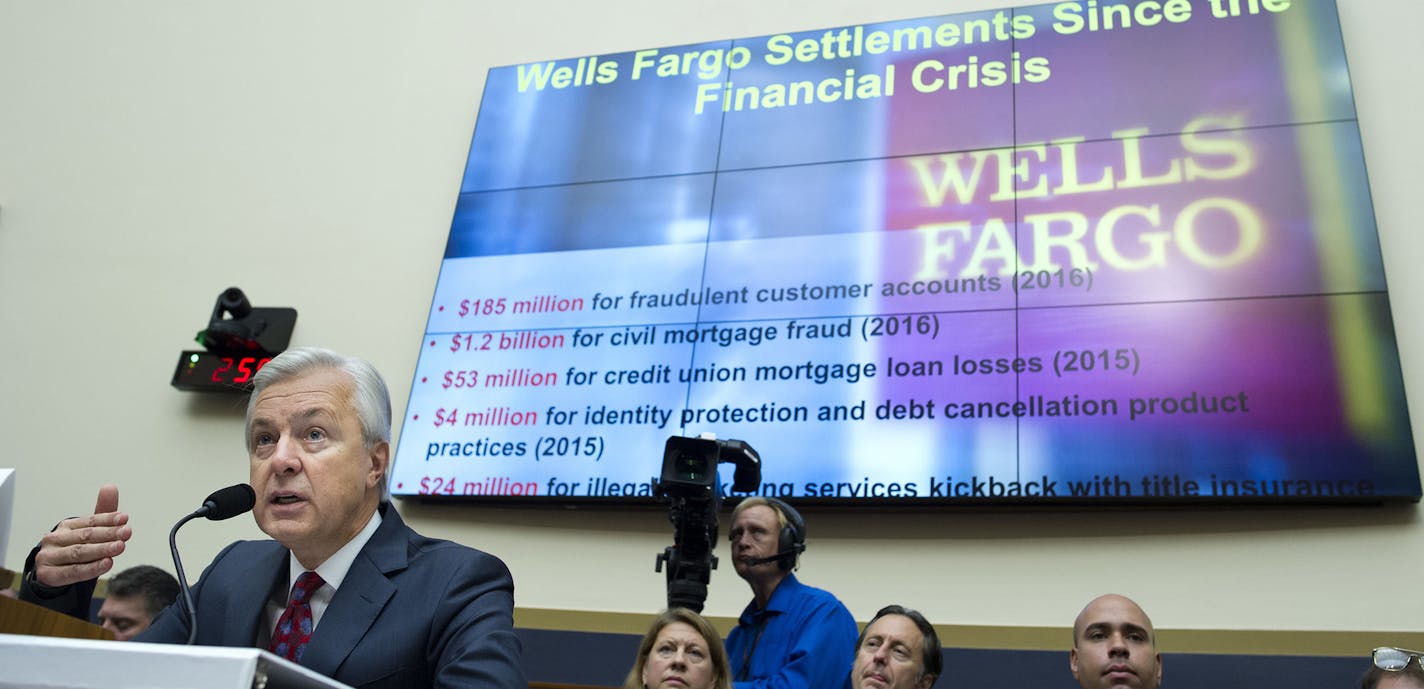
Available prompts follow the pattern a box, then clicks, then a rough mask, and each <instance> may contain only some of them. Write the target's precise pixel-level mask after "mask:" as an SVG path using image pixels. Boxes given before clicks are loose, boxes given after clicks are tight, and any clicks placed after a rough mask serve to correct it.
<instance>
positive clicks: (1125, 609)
mask: <svg viewBox="0 0 1424 689" xmlns="http://www.w3.org/2000/svg"><path fill="white" fill-rule="evenodd" d="M1068 666H1069V668H1071V669H1072V670H1073V677H1074V678H1075V679H1077V680H1078V685H1079V686H1081V687H1083V689H1157V685H1158V684H1160V683H1161V682H1162V655H1161V654H1160V653H1158V652H1157V635H1156V633H1155V632H1153V631H1152V620H1150V619H1148V618H1147V613H1145V612H1143V611H1142V608H1141V607H1139V606H1138V605H1137V603H1134V602H1133V601H1132V599H1130V598H1127V597H1125V596H1119V595H1116V594H1108V595H1105V596H1099V597H1097V598H1094V599H1093V600H1092V601H1091V602H1089V603H1088V605H1087V607H1085V608H1083V611H1082V612H1080V613H1078V619H1076V620H1074V621H1073V650H1071V651H1069V652H1068Z"/></svg>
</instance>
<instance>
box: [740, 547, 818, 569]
mask: <svg viewBox="0 0 1424 689" xmlns="http://www.w3.org/2000/svg"><path fill="white" fill-rule="evenodd" d="M804 552H806V546H804V545H798V546H796V547H794V548H792V549H790V550H783V551H781V552H779V553H777V554H775V555H772V556H770V557H754V558H752V559H750V560H745V562H746V563H747V564H749V565H764V564H766V563H768V562H776V561H777V560H780V559H781V558H784V557H786V556H788V555H796V554H798V553H804Z"/></svg>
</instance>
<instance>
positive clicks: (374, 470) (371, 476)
mask: <svg viewBox="0 0 1424 689" xmlns="http://www.w3.org/2000/svg"><path fill="white" fill-rule="evenodd" d="M370 459H371V468H370V471H369V472H368V473H367V474H366V487H368V488H375V487H376V486H379V485H381V479H383V478H385V476H386V469H387V468H388V467H390V465H391V444H390V443H388V442H386V441H384V440H382V441H379V442H377V443H376V444H375V445H373V446H371V451H370Z"/></svg>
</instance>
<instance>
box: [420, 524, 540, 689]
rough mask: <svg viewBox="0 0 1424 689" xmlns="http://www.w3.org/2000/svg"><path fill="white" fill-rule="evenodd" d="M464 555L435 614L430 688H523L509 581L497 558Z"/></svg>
mask: <svg viewBox="0 0 1424 689" xmlns="http://www.w3.org/2000/svg"><path fill="white" fill-rule="evenodd" d="M467 552H468V553H469V555H470V557H466V558H461V562H460V566H459V567H458V568H456V571H454V572H453V573H452V576H451V577H450V579H449V583H448V586H447V589H446V591H445V592H444V594H443V596H442V599H443V600H442V601H441V602H440V603H438V604H437V606H436V610H435V614H436V616H437V620H436V621H435V622H436V623H435V625H434V626H433V629H435V630H438V631H437V633H436V634H435V635H434V636H433V637H432V638H431V642H432V646H431V648H430V655H431V657H432V658H433V659H434V660H435V677H434V680H435V681H434V686H435V687H437V688H442V689H443V688H454V687H466V688H478V689H526V688H527V687H528V686H529V684H528V682H527V681H526V680H525V678H524V670H523V668H522V667H521V666H520V663H519V654H520V647H519V639H518V638H517V637H515V635H514V579H513V577H512V576H510V573H509V569H508V568H507V567H505V565H504V563H503V562H501V561H500V560H499V559H498V558H496V557H493V556H491V555H488V554H485V553H481V552H477V551H467Z"/></svg>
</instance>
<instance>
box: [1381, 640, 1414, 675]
mask: <svg viewBox="0 0 1424 689" xmlns="http://www.w3.org/2000/svg"><path fill="white" fill-rule="evenodd" d="M1373 655H1374V660H1375V667H1377V668H1379V669H1381V670H1384V671H1386V672H1400V671H1402V670H1404V668H1406V667H1408V666H1409V661H1410V659H1413V658H1420V657H1421V656H1424V653H1421V652H1419V651H1410V650H1406V649H1403V648H1394V647H1392V646H1381V647H1380V648H1376V649H1375V650H1374V652H1373ZM1419 664H1420V667H1421V669H1424V659H1421V660H1420V661H1419Z"/></svg>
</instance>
